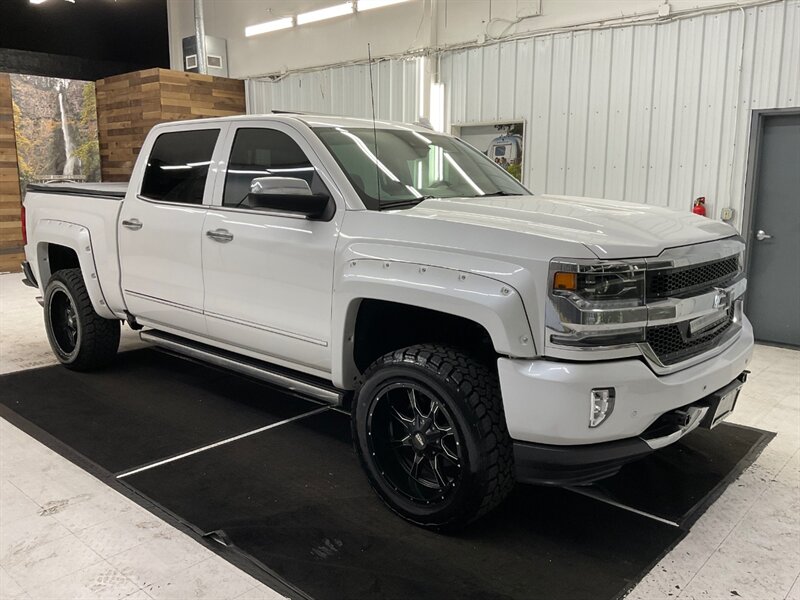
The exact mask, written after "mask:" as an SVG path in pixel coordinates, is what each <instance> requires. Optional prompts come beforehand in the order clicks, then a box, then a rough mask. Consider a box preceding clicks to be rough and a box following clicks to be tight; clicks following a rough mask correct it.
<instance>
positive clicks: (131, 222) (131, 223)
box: [122, 219, 142, 231]
mask: <svg viewBox="0 0 800 600" xmlns="http://www.w3.org/2000/svg"><path fill="white" fill-rule="evenodd" d="M122 226H123V227H125V228H127V229H130V230H132V231H139V230H140V229H141V228H142V222H141V221H140V220H139V219H125V220H124V221H123V222H122Z"/></svg>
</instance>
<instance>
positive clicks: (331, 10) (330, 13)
mask: <svg viewBox="0 0 800 600" xmlns="http://www.w3.org/2000/svg"><path fill="white" fill-rule="evenodd" d="M350 14H353V3H352V2H345V3H344V4H336V5H334V6H326V7H325V8H320V9H319V10H312V11H310V12H306V13H300V14H299V15H297V24H298V25H305V24H306V23H315V22H317V21H324V20H325V19H333V18H335V17H343V16H345V15H350Z"/></svg>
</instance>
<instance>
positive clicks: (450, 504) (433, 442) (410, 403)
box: [352, 345, 514, 530]
mask: <svg viewBox="0 0 800 600" xmlns="http://www.w3.org/2000/svg"><path fill="white" fill-rule="evenodd" d="M352 426H353V440H354V444H355V448H356V452H357V453H358V456H359V458H360V460H361V463H362V466H363V467H364V470H365V471H366V473H367V476H368V478H369V481H370V484H371V485H372V487H373V489H374V490H375V491H376V492H377V493H378V495H379V496H380V497H381V499H382V500H383V501H384V503H385V504H386V505H387V506H388V507H389V508H391V509H392V510H393V511H394V512H396V513H397V514H399V515H400V516H401V517H403V518H404V519H406V520H408V521H411V522H412V523H414V524H416V525H420V526H423V527H428V528H432V529H438V530H453V529H457V528H459V527H463V526H464V525H466V524H467V523H469V522H471V521H474V520H475V519H477V518H479V517H480V516H482V515H484V514H486V513H487V512H489V511H490V510H492V509H493V508H494V507H495V506H497V505H498V504H499V503H500V502H501V501H502V500H503V499H504V498H505V497H506V496H507V495H508V493H509V492H510V491H511V489H512V488H513V486H514V475H513V473H514V470H513V468H514V464H513V449H512V445H511V439H510V437H509V435H508V430H507V428H506V422H505V415H504V414H503V405H502V399H501V397H500V390H499V384H498V381H497V376H496V374H495V373H493V372H492V371H491V370H490V369H488V368H487V367H486V366H484V365H483V364H482V363H480V362H478V361H476V360H474V359H472V358H471V357H469V356H468V355H466V354H464V353H462V352H459V351H458V350H455V349H452V348H448V347H445V346H437V345H419V346H412V347H410V348H405V349H403V350H397V351H395V352H392V353H390V354H387V355H385V356H383V357H381V358H380V359H378V360H377V361H376V362H375V363H373V364H372V366H370V367H369V369H367V371H366V373H365V374H364V378H363V384H362V385H361V387H360V388H359V390H358V392H357V394H356V397H355V400H354V405H353V415H352Z"/></svg>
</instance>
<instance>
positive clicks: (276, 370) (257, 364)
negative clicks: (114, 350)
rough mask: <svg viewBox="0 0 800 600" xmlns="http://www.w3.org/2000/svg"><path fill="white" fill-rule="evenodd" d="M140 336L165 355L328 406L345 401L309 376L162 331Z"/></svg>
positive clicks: (330, 388) (146, 332) (329, 388)
mask: <svg viewBox="0 0 800 600" xmlns="http://www.w3.org/2000/svg"><path fill="white" fill-rule="evenodd" d="M139 337H140V338H141V340H142V341H143V342H147V343H149V344H153V345H154V346H157V347H159V348H162V349H164V350H166V351H168V352H172V353H175V354H178V355H181V356H184V357H187V358H191V359H196V360H199V361H202V362H207V363H210V364H212V365H215V366H217V367H222V368H223V369H228V370H230V371H235V372H236V373H240V374H242V375H247V376H248V377H252V378H254V379H259V380H261V381H264V382H267V383H270V384H272V385H275V386H277V387H280V388H284V389H287V390H289V391H291V392H294V393H296V394H299V395H302V396H309V397H311V398H314V399H315V400H320V401H322V402H325V403H327V404H332V405H334V406H341V405H342V401H343V400H344V395H345V392H343V391H341V390H339V389H337V388H335V387H334V386H333V385H332V384H330V383H327V382H325V381H323V380H322V379H318V378H315V377H312V376H310V375H308V376H306V375H302V374H299V373H298V374H295V373H294V372H293V371H290V370H289V369H283V368H281V367H277V366H274V365H269V364H267V363H264V362H262V361H259V360H256V359H254V358H249V357H246V356H240V355H237V354H234V353H233V352H228V351H226V350H220V349H219V348H214V347H212V346H208V345H206V344H201V343H199V342H195V341H192V340H187V339H184V338H181V337H178V336H176V335H171V334H169V333H164V332H163V331H155V330H152V329H150V330H147V331H140V332H139Z"/></svg>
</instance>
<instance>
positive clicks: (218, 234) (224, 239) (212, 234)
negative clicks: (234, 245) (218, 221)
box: [206, 229, 233, 244]
mask: <svg viewBox="0 0 800 600" xmlns="http://www.w3.org/2000/svg"><path fill="white" fill-rule="evenodd" d="M206 237H209V238H211V239H212V240H214V241H215V242H219V243H221V244H227V243H228V242H232V241H233V234H232V233H231V232H230V231H228V230H227V229H214V230H212V231H206Z"/></svg>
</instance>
